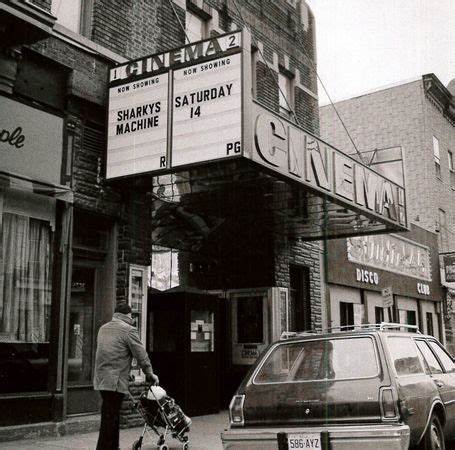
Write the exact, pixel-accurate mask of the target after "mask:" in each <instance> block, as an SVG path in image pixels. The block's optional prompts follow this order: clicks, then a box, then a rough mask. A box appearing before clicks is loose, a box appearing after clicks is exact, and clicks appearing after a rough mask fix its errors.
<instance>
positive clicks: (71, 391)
mask: <svg viewBox="0 0 455 450" xmlns="http://www.w3.org/2000/svg"><path fill="white" fill-rule="evenodd" d="M96 273H97V268H96V267H83V266H77V265H74V267H73V276H72V283H71V300H70V311H69V336H68V410H67V413H68V414H80V413H88V412H94V411H97V410H98V403H99V400H98V396H97V395H93V369H94V360H95V343H96V342H95V341H96V337H95V335H94V333H95V298H96V290H95V283H96Z"/></svg>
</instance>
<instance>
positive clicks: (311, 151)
mask: <svg viewBox="0 0 455 450" xmlns="http://www.w3.org/2000/svg"><path fill="white" fill-rule="evenodd" d="M242 33H245V32H239V31H236V32H233V33H228V34H226V35H222V36H217V37H213V38H210V39H207V40H205V41H200V42H196V43H192V44H189V45H186V46H184V47H182V48H178V49H174V50H171V51H168V52H164V53H160V54H156V55H152V56H147V57H145V58H141V59H139V60H136V61H131V62H128V63H126V64H123V65H120V66H118V67H115V68H113V69H112V70H111V71H110V82H109V126H108V145H107V178H108V179H117V178H122V177H125V176H132V175H139V174H153V175H164V174H168V173H172V172H173V171H178V170H183V169H184V170H189V169H190V168H191V167H192V166H194V165H198V164H201V163H206V162H212V161H223V160H228V159H231V158H239V159H243V160H250V161H252V162H253V164H254V165H255V166H256V167H258V166H259V167H260V170H262V169H267V171H268V172H272V173H274V174H275V176H276V177H279V178H281V179H284V180H287V181H292V182H294V183H298V184H300V185H301V186H302V187H304V188H305V190H307V191H311V192H312V193H313V194H315V195H316V196H318V197H322V196H324V198H325V199H326V200H327V203H330V204H331V205H335V207H336V206H338V205H340V206H341V208H346V209H348V210H349V211H353V212H354V214H353V216H356V219H353V220H357V219H358V220H357V222H355V223H354V221H353V223H352V224H351V223H350V224H349V227H351V229H350V231H349V232H348V235H349V234H351V235H352V234H353V230H357V229H356V228H355V226H357V227H359V226H363V225H362V220H364V221H365V222H366V227H365V228H363V230H362V232H363V233H365V232H368V231H370V228H368V226H371V229H372V230H373V231H375V232H378V231H386V230H387V226H390V229H394V230H397V229H399V230H405V229H406V227H407V218H406V204H405V191H404V189H403V188H402V187H401V186H400V185H398V184H397V183H394V182H393V181H392V180H389V179H387V178H386V177H385V176H383V175H381V174H380V173H378V172H375V171H374V170H372V169H371V168H369V167H367V166H365V165H363V164H361V163H360V162H358V161H356V160H354V159H353V158H351V157H350V156H348V155H346V154H345V153H343V152H342V151H340V150H338V149H336V148H334V147H332V146H330V145H329V144H327V143H325V142H323V141H322V140H320V139H319V138H317V137H315V136H313V135H311V134H310V133H308V132H306V131H305V130H303V129H301V128H300V127H299V126H297V125H296V124H294V123H291V122H290V121H288V120H287V119H285V118H283V117H281V116H279V115H278V114H276V113H275V112H273V111H270V110H268V109H267V108H265V107H263V106H261V105H259V104H258V103H256V102H254V101H253V99H252V96H251V72H252V71H251V54H250V52H251V42H250V36H249V34H248V33H245V34H242ZM333 223H336V222H335V221H333ZM358 223H360V224H361V225H359V224H358ZM334 226H335V225H334ZM321 229H322V228H321ZM340 234H342V233H341V232H340Z"/></svg>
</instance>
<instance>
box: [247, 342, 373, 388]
mask: <svg viewBox="0 0 455 450" xmlns="http://www.w3.org/2000/svg"><path fill="white" fill-rule="evenodd" d="M378 373H379V366H378V360H377V357H376V351H375V344H374V341H373V339H371V338H370V337H368V336H366V337H359V338H357V337H355V338H352V337H351V338H335V339H318V340H312V341H300V342H292V343H291V342H290V343H282V344H279V345H277V346H276V347H275V348H273V350H272V351H271V353H270V354H269V355H268V357H267V359H266V360H265V361H264V363H263V364H262V365H261V366H260V368H259V370H258V372H257V374H256V376H255V378H254V383H257V384H263V383H277V382H278V383H279V382H290V381H295V382H299V381H314V380H326V379H330V380H340V379H350V378H369V377H374V376H376V375H377V374H378Z"/></svg>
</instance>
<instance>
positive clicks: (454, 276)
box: [443, 254, 455, 283]
mask: <svg viewBox="0 0 455 450" xmlns="http://www.w3.org/2000/svg"><path fill="white" fill-rule="evenodd" d="M443 259H444V271H445V274H446V281H447V282H448V283H452V282H455V254H452V255H444V257H443Z"/></svg>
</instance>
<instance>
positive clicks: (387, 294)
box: [381, 286, 393, 308]
mask: <svg viewBox="0 0 455 450" xmlns="http://www.w3.org/2000/svg"><path fill="white" fill-rule="evenodd" d="M381 293H382V300H383V302H384V308H390V307H392V306H393V291H392V287H391V286H388V287H386V288H384V289H382V291H381Z"/></svg>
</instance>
